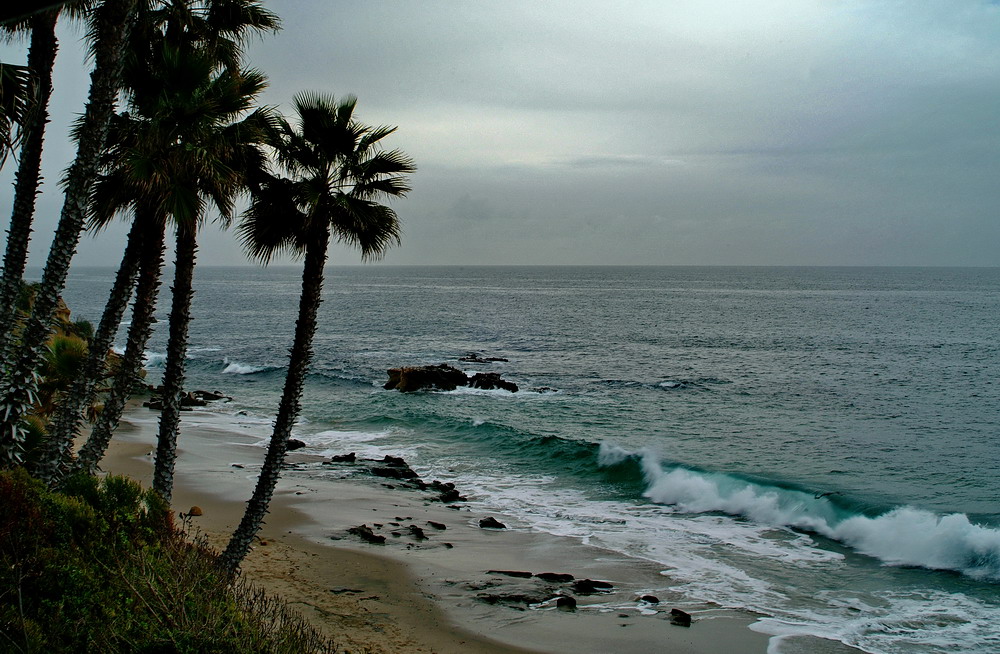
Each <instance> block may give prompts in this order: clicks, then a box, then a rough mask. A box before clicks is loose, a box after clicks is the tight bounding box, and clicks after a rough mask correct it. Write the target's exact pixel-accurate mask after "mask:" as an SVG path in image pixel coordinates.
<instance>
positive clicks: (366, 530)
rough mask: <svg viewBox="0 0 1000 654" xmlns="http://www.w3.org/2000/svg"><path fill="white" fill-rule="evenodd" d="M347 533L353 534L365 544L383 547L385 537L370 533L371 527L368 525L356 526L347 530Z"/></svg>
mask: <svg viewBox="0 0 1000 654" xmlns="http://www.w3.org/2000/svg"><path fill="white" fill-rule="evenodd" d="M347 533H349V534H354V535H355V536H357V537H359V538H360V539H361V540H363V541H365V542H366V543H372V544H373V545H384V544H385V536H382V535H380V534H376V533H375V532H374V531H372V529H371V527H369V526H368V525H358V526H357V527H351V528H350V529H348V530H347Z"/></svg>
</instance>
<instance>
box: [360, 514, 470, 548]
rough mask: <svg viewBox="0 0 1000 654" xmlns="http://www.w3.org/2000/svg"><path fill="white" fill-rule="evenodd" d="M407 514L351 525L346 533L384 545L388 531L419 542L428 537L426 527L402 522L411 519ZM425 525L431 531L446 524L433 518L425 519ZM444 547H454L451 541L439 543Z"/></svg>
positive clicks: (408, 546) (444, 526) (409, 546)
mask: <svg viewBox="0 0 1000 654" xmlns="http://www.w3.org/2000/svg"><path fill="white" fill-rule="evenodd" d="M411 519H412V518H410V517H409V516H404V517H400V516H396V519H395V520H394V521H392V522H389V523H388V524H384V523H381V522H373V523H372V526H371V527H369V526H368V525H367V524H363V525H358V526H357V527H351V528H350V529H348V530H347V533H349V534H351V535H353V536H357V537H358V538H360V539H361V540H363V541H365V542H366V543H371V544H372V545H385V542H386V536H385V533H388V534H389V535H390V536H392V537H393V538H402V537H404V536H407V537H409V538H411V539H413V540H414V541H416V542H418V543H420V542H423V541H426V540H429V539H430V536H428V535H427V533H428V531H427V529H424V528H423V527H421V526H420V525H417V524H415V523H412V522H411V523H410V524H408V525H407V524H403V523H404V522H406V521H408V520H411ZM426 524H427V527H428V528H429V529H431V530H433V531H445V530H446V529H447V528H448V526H447V525H445V524H444V523H441V522H435V521H433V520H428V521H427V523H426ZM441 544H442V545H443V546H444V547H446V548H448V549H451V548H452V547H454V545H452V544H451V543H447V542H445V543H441ZM406 547H407V548H411V547H413V545H412V544H408V545H407V546H406Z"/></svg>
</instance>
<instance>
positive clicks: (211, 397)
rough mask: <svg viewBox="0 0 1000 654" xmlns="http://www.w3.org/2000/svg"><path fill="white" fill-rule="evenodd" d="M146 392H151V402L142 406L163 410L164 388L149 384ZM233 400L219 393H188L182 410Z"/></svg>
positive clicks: (182, 396)
mask: <svg viewBox="0 0 1000 654" xmlns="http://www.w3.org/2000/svg"><path fill="white" fill-rule="evenodd" d="M146 390H147V391H149V400H147V401H145V402H143V403H142V406H144V407H147V408H150V409H155V410H157V411H159V410H161V409H163V400H162V397H163V387H162V386H153V385H152V384H149V385H147V386H146ZM232 399H233V398H231V397H229V396H228V395H223V394H222V393H219V392H212V391H188V392H187V393H183V394H182V395H181V409H186V410H190V409H191V408H192V407H200V406H208V403H209V402H216V401H218V400H226V401H227V402H228V401H230V400H232Z"/></svg>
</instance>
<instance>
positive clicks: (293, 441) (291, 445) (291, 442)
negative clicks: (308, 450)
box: [288, 438, 306, 452]
mask: <svg viewBox="0 0 1000 654" xmlns="http://www.w3.org/2000/svg"><path fill="white" fill-rule="evenodd" d="M305 446H306V444H305V443H304V442H302V441H300V440H299V439H297V438H289V439H288V451H289V452H294V451H295V450H301V449H302V448H303V447H305Z"/></svg>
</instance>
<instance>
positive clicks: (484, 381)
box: [383, 363, 517, 393]
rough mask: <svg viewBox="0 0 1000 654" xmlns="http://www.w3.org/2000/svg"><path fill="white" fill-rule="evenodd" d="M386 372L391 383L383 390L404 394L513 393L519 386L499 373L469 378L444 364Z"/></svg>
mask: <svg viewBox="0 0 1000 654" xmlns="http://www.w3.org/2000/svg"><path fill="white" fill-rule="evenodd" d="M386 372H387V373H388V375H389V381H387V382H386V383H385V385H384V386H383V388H385V389H386V390H392V389H397V390H399V391H401V392H403V393H411V392H413V391H419V390H423V389H433V388H436V389H439V390H442V391H453V390H455V389H456V388H458V387H459V386H471V387H472V388H481V389H487V390H488V389H494V388H502V389H504V390H507V391H510V392H511V393H516V392H517V384H515V383H513V382H508V381H504V380H503V379H501V378H500V375H499V374H498V373H495V372H488V373H482V372H481V373H476V374H475V375H473V376H472V377H468V376H467V375H466V374H465V373H464V372H462V371H461V370H459V369H457V368H453V367H451V366H449V365H447V364H444V363H442V364H440V365H437V366H416V367H403V368H390V369H389V370H387V371H386Z"/></svg>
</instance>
